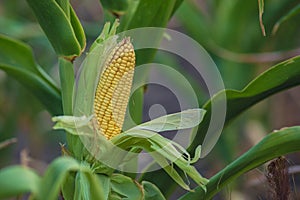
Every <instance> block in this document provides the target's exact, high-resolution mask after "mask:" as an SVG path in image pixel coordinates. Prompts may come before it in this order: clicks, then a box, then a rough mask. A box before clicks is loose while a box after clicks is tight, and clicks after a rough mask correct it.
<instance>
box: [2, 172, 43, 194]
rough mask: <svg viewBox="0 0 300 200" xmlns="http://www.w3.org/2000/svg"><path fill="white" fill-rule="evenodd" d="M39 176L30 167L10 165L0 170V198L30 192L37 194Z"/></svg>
mask: <svg viewBox="0 0 300 200" xmlns="http://www.w3.org/2000/svg"><path fill="white" fill-rule="evenodd" d="M39 186H40V177H39V176H38V175H37V174H36V173H35V172H34V171H32V170H31V169H29V168H27V167H22V166H12V167H7V168H4V169H2V170H1V171H0V188H1V190H0V199H6V198H9V197H14V196H15V197H16V196H19V195H22V194H26V193H30V194H31V195H32V196H33V197H34V196H36V195H37V193H38V190H39Z"/></svg>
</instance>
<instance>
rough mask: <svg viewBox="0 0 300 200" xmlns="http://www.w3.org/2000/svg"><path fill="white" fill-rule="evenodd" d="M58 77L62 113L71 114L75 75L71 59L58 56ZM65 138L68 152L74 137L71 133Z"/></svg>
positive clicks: (71, 147)
mask: <svg viewBox="0 0 300 200" xmlns="http://www.w3.org/2000/svg"><path fill="white" fill-rule="evenodd" d="M59 77H60V85H61V96H62V104H63V112H64V115H72V114H73V90H74V82H75V77H74V68H73V63H72V62H71V61H69V60H65V59H64V58H59ZM66 138H67V144H68V148H69V150H70V152H72V153H73V146H74V145H73V143H74V140H75V137H74V135H72V134H66Z"/></svg>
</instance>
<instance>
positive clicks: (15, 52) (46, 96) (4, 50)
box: [0, 35, 62, 115]
mask: <svg viewBox="0 0 300 200" xmlns="http://www.w3.org/2000/svg"><path fill="white" fill-rule="evenodd" d="M0 69H1V70H4V71H5V72H6V73H7V74H8V75H10V76H12V77H14V78H15V79H16V80H17V81H19V82H20V83H21V84H22V85H24V86H25V87H26V88H27V89H29V91H31V92H32V94H33V95H35V96H36V97H37V98H38V99H39V100H40V101H41V103H42V104H44V105H45V107H46V108H47V110H48V111H49V112H50V113H52V114H56V115H57V114H61V113H62V105H61V96H60V91H59V89H58V88H57V86H56V85H55V83H54V81H53V80H52V79H51V78H50V77H49V75H48V74H47V73H46V72H45V71H43V69H42V68H40V67H39V66H38V65H37V64H36V63H35V61H34V58H33V53H32V50H31V49H30V47H29V46H27V45H26V44H24V43H22V42H21V41H17V40H14V39H11V38H9V37H6V36H3V35H0Z"/></svg>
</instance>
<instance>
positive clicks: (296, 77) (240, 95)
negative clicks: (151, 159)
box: [143, 57, 300, 192]
mask: <svg viewBox="0 0 300 200" xmlns="http://www.w3.org/2000/svg"><path fill="white" fill-rule="evenodd" d="M299 84H300V57H294V58H291V59H289V60H287V61H284V62H282V63H279V64H277V65H275V66H274V67H272V68H270V69H269V70H267V71H265V72H264V73H263V74H261V75H260V76H258V77H257V78H256V79H254V80H253V81H252V82H251V83H249V84H248V85H247V86H246V87H245V88H244V89H243V90H241V91H236V90H226V91H225V92H226V96H227V115H226V119H225V125H226V124H228V123H229V122H230V121H231V120H232V119H234V118H235V117H237V116H238V115H239V114H241V113H242V112H244V111H245V110H247V109H248V108H250V107H251V106H252V105H254V104H256V103H258V102H259V101H261V100H263V99H265V98H267V97H269V96H271V95H272V94H275V93H277V92H280V91H283V90H285V89H288V88H290V87H293V86H296V85H299ZM223 92H224V91H223ZM218 96H219V97H220V96H222V94H218V95H216V96H215V97H213V99H212V100H211V101H213V100H217V99H218ZM211 101H208V102H207V103H206V104H205V105H204V106H203V109H205V110H206V111H207V112H206V114H205V116H204V118H203V121H202V122H201V124H200V125H199V127H198V131H197V135H196V136H195V138H194V139H193V142H192V144H191V146H190V147H189V149H188V151H189V152H192V151H194V150H195V149H196V147H197V145H199V144H202V155H201V156H202V157H203V156H205V155H207V154H208V153H209V152H210V150H211V149H212V148H213V147H214V145H215V143H216V142H217V140H218V138H219V137H217V136H216V135H209V136H206V135H205V134H206V132H207V129H208V126H209V123H210V118H211V108H210V106H211ZM206 137H207V138H206ZM205 138H206V139H205ZM204 139H205V140H206V142H205V143H203V141H204ZM156 173H159V174H160V176H159V177H156V176H155V174H156ZM143 178H144V179H146V180H150V181H151V182H153V183H155V184H156V185H157V186H158V187H159V188H160V190H161V191H164V192H165V191H167V190H168V189H169V188H172V187H173V185H172V183H171V179H170V178H169V177H168V176H167V175H165V174H164V173H162V170H159V172H158V171H156V172H149V173H147V174H145V175H144V177H143Z"/></svg>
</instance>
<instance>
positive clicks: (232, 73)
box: [0, 0, 300, 199]
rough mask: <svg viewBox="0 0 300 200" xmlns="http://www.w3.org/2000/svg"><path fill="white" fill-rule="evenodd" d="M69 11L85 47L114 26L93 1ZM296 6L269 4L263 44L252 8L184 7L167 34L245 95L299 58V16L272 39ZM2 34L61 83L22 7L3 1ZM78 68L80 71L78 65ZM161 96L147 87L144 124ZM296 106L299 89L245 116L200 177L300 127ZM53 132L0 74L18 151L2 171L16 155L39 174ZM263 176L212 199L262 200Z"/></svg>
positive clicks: (1, 111)
mask: <svg viewBox="0 0 300 200" xmlns="http://www.w3.org/2000/svg"><path fill="white" fill-rule="evenodd" d="M71 4H72V5H73V7H74V9H75V11H76V13H77V15H78V17H79V19H80V20H81V22H82V24H83V27H84V29H85V31H86V36H87V42H88V44H90V43H91V42H92V41H93V40H94V39H95V38H96V37H97V36H98V34H99V33H100V31H101V28H102V25H103V24H104V22H105V19H108V18H109V19H111V18H112V15H110V14H109V13H107V12H104V11H103V9H102V8H101V5H100V3H99V1H97V0H85V1H80V0H72V1H71ZM298 4H299V1H297V0H285V1H282V0H266V1H265V12H264V15H263V22H264V25H265V29H266V36H265V37H264V36H263V35H262V32H261V29H260V26H259V13H258V3H257V1H241V0H239V1H238V0H223V1H221V0H212V1H208V0H207V1H205V0H193V1H192V0H189V1H184V2H183V4H182V5H181V7H180V8H179V9H178V11H177V12H176V13H175V15H174V17H173V18H172V19H171V20H170V22H169V23H168V28H171V29H175V30H178V31H180V32H183V33H185V34H187V35H188V36H191V37H192V38H194V39H195V40H197V41H198V42H199V43H200V44H201V45H203V47H204V48H205V49H206V50H207V51H208V52H209V53H210V55H211V56H212V57H213V59H214V61H215V63H216V64H217V66H218V67H219V70H220V72H221V74H222V77H223V80H224V84H225V86H226V88H232V89H242V88H243V87H244V86H246V85H247V83H249V82H250V81H251V80H252V79H253V78H255V77H256V76H257V75H258V74H260V73H261V72H263V71H265V70H266V69H268V68H269V67H270V66H272V65H274V64H275V63H278V62H280V61H282V60H285V59H287V58H290V57H292V56H295V55H299V54H300V37H299V35H300V26H299V21H300V14H299V15H295V16H294V17H292V18H290V19H289V20H288V21H286V22H284V23H283V24H282V25H281V26H280V27H279V29H278V31H277V33H276V34H275V35H272V33H271V32H272V28H273V26H274V25H275V23H276V22H277V21H278V20H279V19H280V18H281V17H282V16H284V15H286V14H287V13H288V12H289V11H290V10H291V9H292V8H294V7H295V6H297V5H298ZM0 33H2V34H5V35H8V36H10V37H13V38H17V39H20V40H22V41H24V42H26V43H28V44H29V45H30V46H31V47H33V49H34V53H35V58H36V60H37V61H38V63H39V64H40V65H41V66H42V67H43V68H44V69H45V70H46V71H47V72H48V73H49V74H50V75H51V76H52V77H53V78H54V79H55V80H58V78H59V77H58V67H57V62H58V61H57V58H56V55H55V53H54V51H53V49H52V47H51V45H50V43H49V42H48V41H47V39H46V36H45V35H44V34H43V32H42V30H41V28H40V27H39V26H38V24H37V23H36V19H35V17H34V16H33V13H32V11H31V10H30V9H29V7H28V5H27V4H26V2H24V1H17V0H1V1H0ZM155 61H156V62H160V63H164V64H170V65H172V66H174V67H176V69H178V70H181V71H182V73H184V74H186V76H190V77H191V79H194V77H193V76H192V74H191V73H189V72H188V71H184V69H186V68H184V67H182V66H181V64H182V62H180V60H179V59H176V58H174V57H173V56H172V55H169V54H166V53H163V52H158V53H157V55H156V57H155ZM76 65H77V69H78V67H79V65H80V59H78V60H77V61H76ZM57 82H59V81H57ZM193 83H194V84H195V85H194V87H195V88H196V89H197V90H199V94H198V96H199V102H200V103H204V102H205V101H206V100H207V99H208V98H209V97H208V96H207V94H206V92H205V88H202V86H201V85H200V84H199V80H194V82H193ZM199 85H200V86H199ZM151 87H152V89H151ZM161 92H163V91H161ZM160 94H161V93H159V90H157V89H155V88H154V86H149V89H148V90H147V92H146V96H145V105H144V108H146V109H145V110H144V118H145V119H147V108H148V107H149V105H150V104H151V102H152V101H151V99H148V100H147V97H149V98H150V97H151V96H153V95H154V96H156V97H157V96H159V95H160ZM168 98H169V99H168ZM299 99H300V88H299V87H296V88H293V89H290V90H287V91H285V92H282V93H280V94H276V95H274V96H272V97H271V98H269V99H267V100H264V101H263V102H260V103H259V104H257V105H255V106H254V107H252V108H251V109H250V110H248V111H247V112H245V113H243V114H242V115H241V116H239V117H238V118H237V119H235V120H234V121H233V122H232V123H231V124H230V125H229V126H227V127H226V128H225V129H224V132H223V134H222V136H221V138H220V140H219V141H218V143H217V145H216V147H215V148H214V150H213V151H212V152H211V153H210V154H209V155H208V156H207V157H206V158H205V159H203V160H201V161H200V162H199V163H198V164H197V165H198V167H199V169H200V172H201V173H202V174H205V176H208V177H210V176H212V175H213V174H215V173H216V172H217V171H219V170H220V169H222V168H223V167H224V166H226V165H227V164H228V163H229V162H231V161H232V160H234V158H236V157H237V156H239V155H241V154H242V153H243V152H245V151H246V150H247V149H249V148H250V147H251V146H253V145H254V144H256V143H257V142H258V141H259V140H260V139H262V138H263V137H264V136H265V134H266V133H268V132H271V131H272V130H275V129H280V128H282V127H285V126H293V125H299V122H300V115H299V111H300V101H299ZM162 101H164V102H170V101H172V96H166V97H164V98H163V100H162ZM156 103H157V102H156ZM170 109H174V108H170ZM52 125H53V124H52V122H51V116H50V115H49V114H48V113H47V111H45V110H44V109H43V106H42V105H41V104H40V103H39V102H38V101H37V100H36V99H35V97H34V96H33V95H32V94H30V93H29V92H28V91H27V90H26V89H25V88H24V87H22V85H21V84H19V83H18V82H16V81H15V80H13V79H12V78H10V77H8V76H7V75H6V74H5V73H4V72H2V71H0V141H3V140H5V139H9V138H12V137H16V138H17V139H18V142H17V143H16V144H12V145H10V146H8V147H6V148H4V149H1V150H0V168H1V167H4V166H7V165H10V164H13V163H20V162H21V160H22V158H24V156H23V157H22V156H21V155H24V152H25V153H26V151H27V152H28V154H29V158H31V160H29V161H28V162H29V163H30V165H32V166H34V167H35V168H37V169H39V170H40V172H42V171H43V170H44V169H45V166H46V165H47V163H49V162H50V161H51V160H53V158H55V157H57V156H58V155H60V144H59V143H62V144H63V143H64V142H65V138H64V135H63V134H62V133H61V132H58V131H55V132H54V131H52V130H51V129H52ZM299 145H300V144H299ZM24 150H26V151H24ZM21 152H22V153H21ZM25 157H26V156H25ZM288 160H289V161H290V166H291V169H295V172H296V173H294V174H292V175H291V177H293V178H292V179H291V180H292V181H294V183H295V184H293V183H292V185H294V188H293V189H294V190H295V191H298V193H299V191H300V176H299V173H300V170H299V168H300V167H299V166H300V154H299V153H295V154H291V155H289V156H288ZM297 166H298V168H297ZM263 173H264V167H261V168H260V169H257V170H253V171H252V172H250V173H247V174H246V175H244V176H242V177H241V178H239V179H238V180H237V181H236V182H235V183H234V184H231V185H229V186H228V187H227V188H226V189H225V190H223V192H222V193H221V194H220V195H218V197H216V198H218V199H266V198H267V190H268V188H267V183H266V181H265V179H264V176H263ZM295 191H293V192H292V193H293V195H295V194H296V192H295ZM183 193H184V191H183V190H181V189H178V190H177V192H176V193H175V194H174V195H173V196H172V198H174V199H176V197H177V196H178V195H180V194H183ZM298 198H299V195H298Z"/></svg>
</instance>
